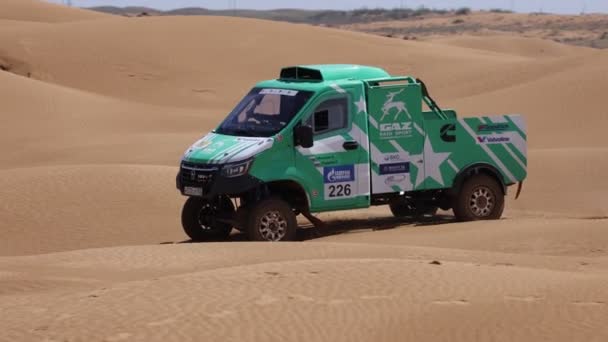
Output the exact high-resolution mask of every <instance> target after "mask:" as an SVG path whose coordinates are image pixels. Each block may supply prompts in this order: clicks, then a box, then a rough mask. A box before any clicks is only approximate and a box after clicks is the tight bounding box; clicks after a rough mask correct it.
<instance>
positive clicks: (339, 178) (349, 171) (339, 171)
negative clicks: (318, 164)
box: [323, 165, 355, 183]
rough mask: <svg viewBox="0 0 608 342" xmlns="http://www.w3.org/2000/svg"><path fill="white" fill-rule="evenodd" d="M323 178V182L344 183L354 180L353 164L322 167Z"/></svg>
mask: <svg viewBox="0 0 608 342" xmlns="http://www.w3.org/2000/svg"><path fill="white" fill-rule="evenodd" d="M323 180H324V182H325V183H345V182H353V181H354V180H355V166H354V165H343V166H331V167H325V168H323Z"/></svg>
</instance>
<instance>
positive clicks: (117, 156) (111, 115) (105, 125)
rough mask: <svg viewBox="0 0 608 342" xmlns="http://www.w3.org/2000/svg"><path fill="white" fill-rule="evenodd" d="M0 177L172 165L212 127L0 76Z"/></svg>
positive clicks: (197, 119) (186, 116) (168, 110)
mask: <svg viewBox="0 0 608 342" xmlns="http://www.w3.org/2000/svg"><path fill="white" fill-rule="evenodd" d="M0 94H2V111H1V112H0V146H2V147H1V148H0V151H1V152H2V153H0V169H10V168H17V167H29V166H43V165H49V164H51V165H53V164H91V163H96V164H101V163H111V164H117V163H118V164H120V163H123V164H124V163H127V164H129V163H130V164H164V165H173V164H175V163H176V162H177V159H179V155H180V154H181V153H182V152H183V151H184V149H185V148H186V147H187V146H188V145H189V143H191V141H192V140H195V139H197V138H199V137H200V136H201V134H203V133H204V132H205V131H207V130H209V129H210V128H211V127H213V126H214V125H215V124H216V122H217V119H216V118H214V117H213V116H211V115H206V112H205V111H202V110H200V111H199V110H187V109H176V108H172V107H160V106H154V105H147V104H141V103H131V102H129V101H124V100H120V99H115V98H111V97H107V96H102V95H98V94H93V93H89V92H86V91H82V90H79V89H73V88H67V87H63V86H60V85H55V84H50V83H45V82H42V81H38V80H34V79H29V78H26V77H20V76H17V75H14V74H11V73H7V72H1V71H0Z"/></svg>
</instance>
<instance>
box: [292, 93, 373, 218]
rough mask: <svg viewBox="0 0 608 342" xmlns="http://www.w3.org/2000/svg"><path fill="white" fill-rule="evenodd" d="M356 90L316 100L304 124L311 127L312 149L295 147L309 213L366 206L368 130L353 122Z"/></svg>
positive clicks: (367, 189)
mask: <svg viewBox="0 0 608 342" xmlns="http://www.w3.org/2000/svg"><path fill="white" fill-rule="evenodd" d="M354 93H357V95H359V93H358V92H357V91H356V90H354V89H353V90H351V91H349V90H348V89H347V90H345V92H344V93H337V92H334V91H330V92H328V93H326V94H324V95H323V96H321V97H319V98H318V99H317V100H316V101H315V104H314V105H313V106H312V107H311V108H313V109H312V111H311V112H310V113H307V115H305V116H304V119H303V124H304V125H308V126H311V127H312V128H313V133H314V145H313V146H312V147H311V148H302V147H298V149H297V152H296V154H297V155H298V156H297V157H296V166H297V167H298V169H299V170H301V171H303V170H308V172H307V174H308V173H310V174H311V176H310V177H305V179H303V182H304V186H305V188H306V189H307V191H308V192H309V198H310V199H311V211H313V212H320V211H330V210H340V209H352V208H362V207H367V206H369V164H368V159H367V158H368V157H367V151H366V146H367V135H366V134H365V132H366V131H367V126H365V127H363V128H361V127H359V125H358V124H357V123H356V122H353V121H354V120H353V118H354V113H353V112H354V111H355V110H356V106H355V105H354V101H353V99H354V98H355V96H354Z"/></svg>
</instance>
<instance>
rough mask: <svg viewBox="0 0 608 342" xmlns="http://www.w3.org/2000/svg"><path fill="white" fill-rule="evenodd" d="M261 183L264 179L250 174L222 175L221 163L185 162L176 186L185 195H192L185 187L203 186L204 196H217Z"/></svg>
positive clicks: (235, 193)
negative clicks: (231, 176)
mask: <svg viewBox="0 0 608 342" xmlns="http://www.w3.org/2000/svg"><path fill="white" fill-rule="evenodd" d="M260 184H262V181H260V180H259V179H257V178H255V177H253V176H250V175H248V174H247V175H243V176H239V177H233V178H228V177H225V176H222V173H221V166H220V165H205V164H196V163H185V162H184V163H182V165H181V167H180V170H179V172H178V174H177V177H176V187H177V189H178V190H179V191H180V192H181V194H182V195H184V196H190V195H187V194H185V193H184V188H185V187H195V188H202V189H203V197H216V196H218V195H238V194H242V193H245V192H247V191H249V190H251V189H254V188H256V187H258V186H260Z"/></svg>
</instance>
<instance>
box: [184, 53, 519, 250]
mask: <svg viewBox="0 0 608 342" xmlns="http://www.w3.org/2000/svg"><path fill="white" fill-rule="evenodd" d="M423 106H426V110H424V109H423ZM526 139H527V137H526V126H525V121H524V119H523V117H522V116H519V115H502V116H488V117H485V116H484V117H473V118H464V119H459V118H457V115H456V112H454V111H453V110H445V109H441V108H440V107H439V106H438V104H437V103H436V102H435V101H434V100H433V99H432V98H431V96H430V95H429V93H428V90H427V88H426V86H425V84H424V83H423V82H422V81H420V80H419V79H415V78H412V77H407V76H398V77H394V76H391V75H389V74H388V73H387V72H386V71H384V70H382V69H380V68H376V67H369V66H359V65H309V66H293V67H286V68H284V69H282V70H281V72H280V75H279V77H278V78H277V79H274V80H268V81H262V82H259V83H258V84H256V85H255V86H254V87H253V89H251V90H250V91H249V92H248V93H247V94H246V95H245V96H244V98H243V100H242V101H240V102H239V103H238V104H237V105H236V107H235V108H234V110H232V112H231V113H230V114H228V116H227V117H226V119H225V120H224V121H223V122H221V123H220V124H219V125H218V127H217V128H216V129H214V130H213V131H212V132H210V133H209V134H207V135H205V136H204V137H203V138H202V139H200V140H199V141H197V142H196V143H194V144H193V145H192V146H191V147H190V148H188V149H187V150H186V152H185V154H184V156H183V158H182V162H181V166H180V171H179V174H178V176H177V188H178V189H179V190H180V192H181V193H182V194H183V195H185V196H188V197H189V198H188V200H187V201H186V203H185V205H184V208H183V211H182V225H183V227H184V230H185V232H186V233H187V234H188V235H189V236H190V237H191V238H192V239H193V240H197V241H198V240H216V239H223V238H226V237H227V236H228V235H229V234H230V232H231V230H232V229H233V228H236V229H238V230H241V231H243V232H245V233H247V235H248V236H249V238H250V239H252V240H256V241H258V240H261V241H285V240H293V239H294V238H295V234H296V229H297V222H296V216H297V215H299V214H303V215H304V216H305V217H307V218H308V219H310V220H311V221H312V222H313V223H314V224H316V225H320V224H321V223H320V221H319V220H318V219H316V218H315V217H314V215H313V214H314V213H320V212H327V211H337V210H350V209H358V208H367V207H370V206H374V205H389V206H390V209H391V212H392V213H393V214H394V215H395V216H399V217H409V218H417V217H421V216H424V215H433V214H435V212H436V211H437V209H438V208H441V209H444V210H449V209H453V211H454V213H455V215H456V217H457V218H458V219H460V220H483V219H498V218H500V217H501V215H502V211H503V208H504V197H505V194H506V191H507V187H509V186H511V185H514V184H517V183H520V184H521V182H522V181H523V180H524V179H525V178H526V176H527V143H526Z"/></svg>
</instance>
